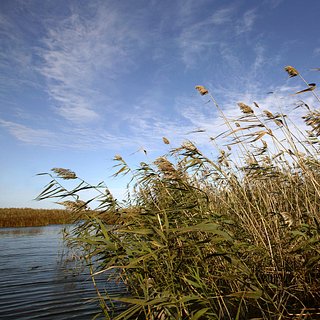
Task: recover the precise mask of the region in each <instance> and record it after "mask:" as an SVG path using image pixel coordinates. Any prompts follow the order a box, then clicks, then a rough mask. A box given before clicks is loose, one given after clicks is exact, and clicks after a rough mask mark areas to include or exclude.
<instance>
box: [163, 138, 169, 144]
mask: <svg viewBox="0 0 320 320" xmlns="http://www.w3.org/2000/svg"><path fill="white" fill-rule="evenodd" d="M162 141H163V143H165V144H170V141H169V140H168V139H167V138H166V137H162Z"/></svg>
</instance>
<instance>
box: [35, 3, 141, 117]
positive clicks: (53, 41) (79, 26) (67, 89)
mask: <svg viewBox="0 0 320 320" xmlns="http://www.w3.org/2000/svg"><path fill="white" fill-rule="evenodd" d="M88 7H89V6H88ZM89 8H90V7H89ZM91 9H92V8H91ZM84 14H86V13H84V12H83V11H82V12H80V10H77V9H75V8H73V10H72V11H71V14H70V15H69V16H67V17H66V18H65V19H64V20H62V21H58V22H57V23H56V24H54V25H51V26H49V28H48V32H47V35H46V37H45V38H44V40H43V45H44V48H42V49H40V50H39V55H40V57H41V58H42V64H41V65H40V67H39V71H40V73H41V74H42V75H43V76H44V77H45V79H46V82H47V92H48V94H49V95H50V97H51V98H52V100H53V103H54V105H55V109H56V111H57V112H58V114H59V115H60V116H62V117H63V118H65V119H67V120H70V121H72V122H75V123H83V122H88V121H92V120H96V119H98V118H99V115H98V112H97V107H98V106H99V105H100V104H101V102H102V101H104V99H105V95H106V96H108V95H109V96H110V92H103V93H102V90H104V89H105V88H106V87H107V83H106V82H108V81H109V82H110V83H111V82H112V79H113V78H114V77H117V75H118V74H121V73H123V72H126V69H127V68H130V67H132V66H133V65H134V62H133V59H132V56H133V55H134V54H135V53H136V50H137V49H138V48H139V46H140V44H141V40H140V39H139V37H138V32H137V30H135V28H134V26H132V22H130V19H129V20H128V19H126V18H128V17H124V16H121V15H122V14H120V13H119V12H117V11H116V10H113V9H112V8H109V9H108V10H107V9H106V8H105V7H99V8H96V9H94V10H92V11H91V12H90V14H91V15H90V14H87V16H85V17H84V16H83V15H84ZM101 81H104V83H103V84H102V83H101ZM104 102H105V101H104Z"/></svg>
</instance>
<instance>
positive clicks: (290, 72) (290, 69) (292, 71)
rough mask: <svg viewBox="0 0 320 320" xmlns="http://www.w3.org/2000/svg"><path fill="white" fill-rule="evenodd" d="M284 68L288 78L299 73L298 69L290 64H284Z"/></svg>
mask: <svg viewBox="0 0 320 320" xmlns="http://www.w3.org/2000/svg"><path fill="white" fill-rule="evenodd" d="M284 70H286V71H287V73H288V75H289V77H290V78H292V77H295V76H297V75H298V74H299V72H298V70H297V69H295V68H294V67H292V66H286V67H285V68H284Z"/></svg>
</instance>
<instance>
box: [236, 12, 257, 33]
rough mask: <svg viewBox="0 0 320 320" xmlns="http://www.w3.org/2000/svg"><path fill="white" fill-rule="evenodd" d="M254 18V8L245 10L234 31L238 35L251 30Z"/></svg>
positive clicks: (255, 17)
mask: <svg viewBox="0 0 320 320" xmlns="http://www.w3.org/2000/svg"><path fill="white" fill-rule="evenodd" d="M256 19H257V14H256V9H250V10H248V11H246V12H245V13H244V14H243V16H242V18H241V19H239V21H238V23H237V25H236V33H237V34H238V35H239V34H242V33H247V32H249V31H251V30H252V28H253V26H254V23H255V21H256Z"/></svg>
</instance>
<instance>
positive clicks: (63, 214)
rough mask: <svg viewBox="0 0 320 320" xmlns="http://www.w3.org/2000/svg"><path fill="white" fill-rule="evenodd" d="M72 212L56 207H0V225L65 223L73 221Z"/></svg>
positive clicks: (34, 225)
mask: <svg viewBox="0 0 320 320" xmlns="http://www.w3.org/2000/svg"><path fill="white" fill-rule="evenodd" d="M73 219H74V217H73V213H72V212H70V211H68V210H58V209H31V208H0V227H1V228H5V227H36V226H46V225H50V224H66V223H71V222H72V221H73Z"/></svg>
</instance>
